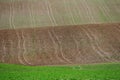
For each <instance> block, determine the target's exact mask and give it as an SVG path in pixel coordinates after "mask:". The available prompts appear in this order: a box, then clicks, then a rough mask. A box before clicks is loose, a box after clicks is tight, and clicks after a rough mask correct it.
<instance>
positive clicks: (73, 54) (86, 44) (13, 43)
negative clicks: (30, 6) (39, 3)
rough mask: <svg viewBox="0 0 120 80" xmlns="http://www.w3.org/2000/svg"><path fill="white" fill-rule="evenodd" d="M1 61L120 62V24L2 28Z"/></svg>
mask: <svg viewBox="0 0 120 80" xmlns="http://www.w3.org/2000/svg"><path fill="white" fill-rule="evenodd" d="M0 44H1V45H0V62H2V63H14V64H23V65H64V64H88V63H104V62H119V61H120V24H119V23H112V24H86V25H76V26H68V27H66V26H65V27H64V26H59V27H41V28H23V29H4V30H0Z"/></svg>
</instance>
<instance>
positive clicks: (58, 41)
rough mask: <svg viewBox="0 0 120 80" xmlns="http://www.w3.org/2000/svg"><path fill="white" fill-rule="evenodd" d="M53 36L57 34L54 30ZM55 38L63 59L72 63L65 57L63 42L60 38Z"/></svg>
mask: <svg viewBox="0 0 120 80" xmlns="http://www.w3.org/2000/svg"><path fill="white" fill-rule="evenodd" d="M53 34H54V35H55V34H56V33H55V32H54V30H53ZM55 38H56V40H57V43H58V44H59V48H60V53H61V55H62V58H63V59H64V60H65V61H66V62H68V63H72V62H71V61H70V60H69V59H67V58H66V57H65V56H64V53H63V50H62V46H61V42H60V40H59V38H58V36H56V35H55Z"/></svg>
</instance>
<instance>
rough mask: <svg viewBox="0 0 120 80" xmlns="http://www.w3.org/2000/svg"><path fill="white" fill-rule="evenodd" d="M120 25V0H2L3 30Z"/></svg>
mask: <svg viewBox="0 0 120 80" xmlns="http://www.w3.org/2000/svg"><path fill="white" fill-rule="evenodd" d="M111 22H120V0H109V1H108V0H0V29H9V28H26V27H46V26H64V25H80V24H93V23H111Z"/></svg>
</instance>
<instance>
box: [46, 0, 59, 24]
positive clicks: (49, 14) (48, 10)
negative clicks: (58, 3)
mask: <svg viewBox="0 0 120 80" xmlns="http://www.w3.org/2000/svg"><path fill="white" fill-rule="evenodd" d="M45 6H46V8H47V12H48V16H49V19H50V21H51V22H52V26H57V23H56V20H55V18H54V16H53V11H52V8H51V5H50V3H49V2H48V0H45Z"/></svg>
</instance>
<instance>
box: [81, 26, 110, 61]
mask: <svg viewBox="0 0 120 80" xmlns="http://www.w3.org/2000/svg"><path fill="white" fill-rule="evenodd" d="M81 29H82V30H83V31H84V32H85V34H86V35H87V37H88V38H89V39H90V41H91V42H90V43H91V47H92V49H93V50H94V51H96V52H97V53H98V55H99V56H100V57H101V58H102V59H105V60H106V61H109V60H108V59H106V58H104V55H103V53H101V51H100V50H98V49H97V47H96V44H94V43H93V41H95V40H94V39H93V38H92V36H91V35H90V34H89V33H88V31H86V29H85V28H83V27H82V28H81Z"/></svg>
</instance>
